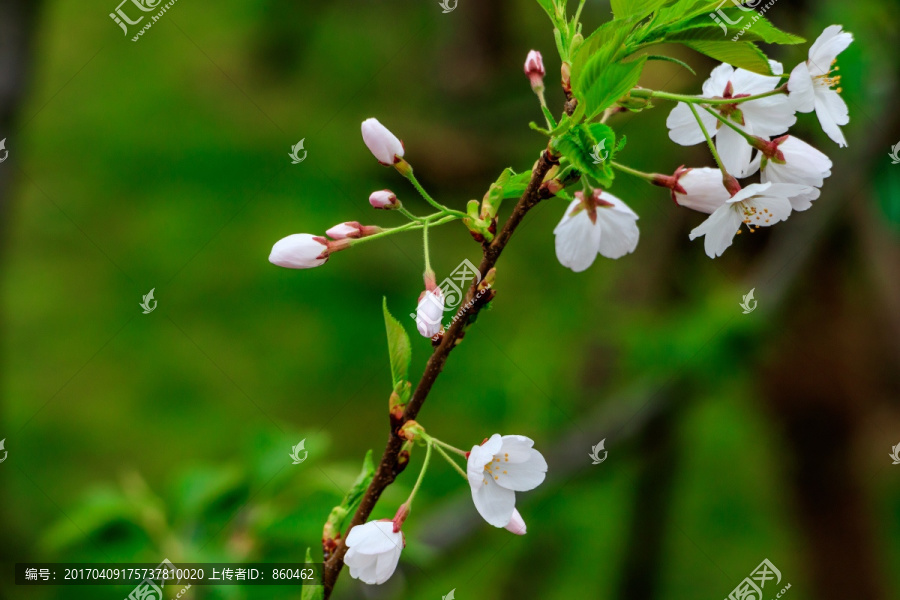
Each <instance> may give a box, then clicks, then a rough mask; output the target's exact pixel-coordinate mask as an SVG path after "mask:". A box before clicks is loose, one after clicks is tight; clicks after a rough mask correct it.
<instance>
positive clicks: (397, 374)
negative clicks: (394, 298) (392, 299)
mask: <svg viewBox="0 0 900 600" xmlns="http://www.w3.org/2000/svg"><path fill="white" fill-rule="evenodd" d="M382 309H383V310H384V326H385V329H386V330H387V339H388V351H389V353H390V356H391V378H392V380H393V382H394V383H393V387H394V388H396V387H397V384H399V383H401V382H403V381H406V375H407V373H408V372H409V363H410V362H411V361H412V349H411V345H410V343H409V335H408V334H407V333H406V330H405V329H404V328H403V325H401V324H400V322H399V321H398V320H397V319H395V318H394V317H393V316H392V315H391V313H390V311H388V307H387V298H384V299H383V301H382Z"/></svg>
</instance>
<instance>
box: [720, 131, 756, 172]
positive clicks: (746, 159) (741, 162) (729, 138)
mask: <svg viewBox="0 0 900 600" xmlns="http://www.w3.org/2000/svg"><path fill="white" fill-rule="evenodd" d="M716 150H718V152H719V157H720V158H721V159H722V164H723V165H725V169H726V170H727V171H728V172H729V173H741V172H743V171H745V170H747V168H748V167H749V165H750V158H751V156H752V154H753V148H752V147H751V146H750V144H748V143H747V141H746V140H745V139H744V138H743V137H742V136H741V135H740V134H739V133H737V132H736V131H734V130H733V129H731V128H730V127H728V126H727V125H723V126H722V127H721V128H720V129H719V135H718V136H717V137H716Z"/></svg>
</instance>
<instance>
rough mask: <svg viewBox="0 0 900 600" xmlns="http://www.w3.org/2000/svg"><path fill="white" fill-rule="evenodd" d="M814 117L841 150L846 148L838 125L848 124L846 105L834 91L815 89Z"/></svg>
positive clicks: (848, 117)
mask: <svg viewBox="0 0 900 600" xmlns="http://www.w3.org/2000/svg"><path fill="white" fill-rule="evenodd" d="M816 116H817V117H818V118H819V124H820V125H821V126H822V130H823V131H824V132H825V133H826V134H827V135H828V137H830V138H831V140H832V141H833V142H834V143H836V144H837V145H838V146H840V147H841V148H844V147H846V146H847V140H846V138H844V133H843V132H842V131H841V128H840V127H839V125H846V124H847V123H849V122H850V113H849V111H848V110H847V103H846V102H844V99H843V98H841V95H840V94H838V93H837V92H836V91H835V90H832V89H828V88H822V87H819V88H817V89H816Z"/></svg>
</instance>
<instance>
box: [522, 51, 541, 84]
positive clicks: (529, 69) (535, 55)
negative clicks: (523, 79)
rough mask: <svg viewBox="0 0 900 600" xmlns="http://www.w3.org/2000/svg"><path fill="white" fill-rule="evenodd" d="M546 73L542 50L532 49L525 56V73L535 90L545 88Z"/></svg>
mask: <svg viewBox="0 0 900 600" xmlns="http://www.w3.org/2000/svg"><path fill="white" fill-rule="evenodd" d="M544 73H545V71H544V58H543V57H542V56H541V53H540V52H538V51H537V50H532V51H531V52H529V53H528V56H527V57H526V58H525V74H526V75H528V80H529V81H530V82H531V88H532V89H533V90H535V91H537V90H538V88H540V89H544Z"/></svg>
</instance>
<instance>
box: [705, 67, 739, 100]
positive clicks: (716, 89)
mask: <svg viewBox="0 0 900 600" xmlns="http://www.w3.org/2000/svg"><path fill="white" fill-rule="evenodd" d="M732 75H734V67H732V66H731V65H729V64H725V63H722V64H720V65H719V66H717V67H716V68H714V69H713V70H712V71H711V72H710V74H709V79H707V80H706V81H704V82H703V95H704V96H705V97H707V98H713V97H715V96H721V95H722V94H723V93H724V92H725V87H726V86H727V85H728V82H729V81H731V77H732Z"/></svg>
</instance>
